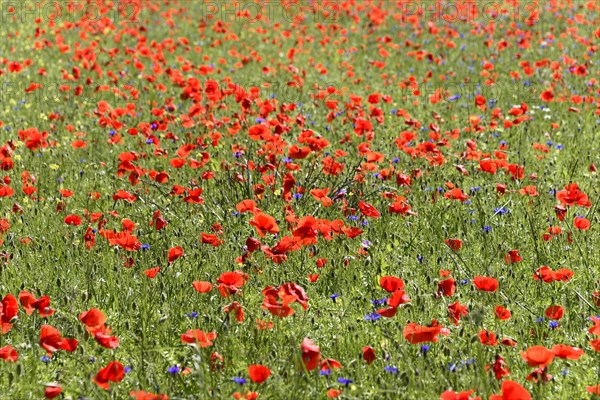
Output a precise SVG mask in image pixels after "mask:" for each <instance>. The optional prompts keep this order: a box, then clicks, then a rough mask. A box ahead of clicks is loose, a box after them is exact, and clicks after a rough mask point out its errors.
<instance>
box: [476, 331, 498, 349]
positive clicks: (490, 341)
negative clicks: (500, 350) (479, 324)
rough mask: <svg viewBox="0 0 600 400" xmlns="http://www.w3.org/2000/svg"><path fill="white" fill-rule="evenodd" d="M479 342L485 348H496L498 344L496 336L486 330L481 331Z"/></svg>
mask: <svg viewBox="0 0 600 400" xmlns="http://www.w3.org/2000/svg"><path fill="white" fill-rule="evenodd" d="M479 341H480V342H481V344H483V345H485V346H496V345H497V344H498V340H497V339H496V334H495V333H494V332H489V331H486V330H481V331H479Z"/></svg>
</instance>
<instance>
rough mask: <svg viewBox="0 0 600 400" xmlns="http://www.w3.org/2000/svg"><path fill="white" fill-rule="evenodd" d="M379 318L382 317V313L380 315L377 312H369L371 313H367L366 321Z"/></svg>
mask: <svg viewBox="0 0 600 400" xmlns="http://www.w3.org/2000/svg"><path fill="white" fill-rule="evenodd" d="M379 318H381V315H379V314H377V313H369V314H367V315H365V320H366V321H377V320H378V319H379Z"/></svg>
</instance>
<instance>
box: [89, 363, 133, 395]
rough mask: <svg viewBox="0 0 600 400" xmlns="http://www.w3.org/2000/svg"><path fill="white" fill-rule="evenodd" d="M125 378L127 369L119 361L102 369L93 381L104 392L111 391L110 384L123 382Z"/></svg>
mask: <svg viewBox="0 0 600 400" xmlns="http://www.w3.org/2000/svg"><path fill="white" fill-rule="evenodd" d="M124 377H125V367H123V364H121V363H120V362H118V361H111V362H110V363H108V365H107V366H106V367H104V368H102V369H101V370H100V371H98V373H97V374H96V376H95V377H94V378H93V379H92V381H93V382H94V383H95V384H96V385H98V386H100V387H101V388H102V389H104V390H108V389H110V385H109V382H115V383H118V382H121V381H122V380H123V378H124Z"/></svg>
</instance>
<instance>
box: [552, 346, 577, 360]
mask: <svg viewBox="0 0 600 400" xmlns="http://www.w3.org/2000/svg"><path fill="white" fill-rule="evenodd" d="M552 352H553V353H554V355H555V356H556V357H558V358H564V359H568V360H578V359H579V358H580V357H581V356H583V355H585V353H584V352H583V350H582V349H580V348H578V347H572V346H568V345H566V344H557V345H554V346H553V347H552Z"/></svg>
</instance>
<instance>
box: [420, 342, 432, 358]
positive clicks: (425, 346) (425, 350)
mask: <svg viewBox="0 0 600 400" xmlns="http://www.w3.org/2000/svg"><path fill="white" fill-rule="evenodd" d="M430 348H431V347H430V346H428V345H426V344H424V345H423V346H421V353H422V354H423V355H426V354H427V352H428V351H429V349H430Z"/></svg>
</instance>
